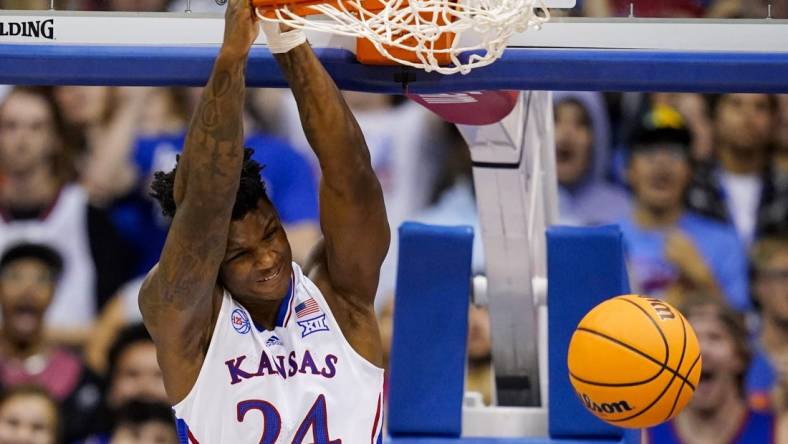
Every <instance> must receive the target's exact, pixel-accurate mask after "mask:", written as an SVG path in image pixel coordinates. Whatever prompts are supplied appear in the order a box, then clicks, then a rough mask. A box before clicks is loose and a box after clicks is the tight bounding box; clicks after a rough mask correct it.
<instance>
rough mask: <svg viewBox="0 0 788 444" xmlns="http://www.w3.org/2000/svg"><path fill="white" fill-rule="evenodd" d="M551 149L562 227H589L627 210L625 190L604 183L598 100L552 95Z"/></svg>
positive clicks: (604, 130) (604, 121)
mask: <svg viewBox="0 0 788 444" xmlns="http://www.w3.org/2000/svg"><path fill="white" fill-rule="evenodd" d="M553 94H554V95H553V103H554V104H555V149H556V165H557V168H558V184H559V197H560V202H559V207H560V213H561V214H560V217H561V220H562V223H570V224H582V225H594V224H603V223H610V222H613V221H615V220H618V219H620V218H621V217H623V216H624V215H625V214H626V213H628V212H629V210H630V203H629V199H628V198H627V195H626V193H625V192H624V190H622V189H619V188H617V187H615V186H613V185H612V184H610V183H608V182H607V181H606V179H605V176H606V174H607V172H608V168H609V150H610V122H609V121H608V118H607V111H606V109H605V105H604V99H603V98H602V95H601V94H599V93H596V92H556V93H553Z"/></svg>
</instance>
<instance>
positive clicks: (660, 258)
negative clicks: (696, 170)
mask: <svg viewBox="0 0 788 444" xmlns="http://www.w3.org/2000/svg"><path fill="white" fill-rule="evenodd" d="M690 144H691V140H690V135H689V132H688V130H687V129H686V127H684V126H683V121H682V118H681V115H680V114H678V112H676V111H675V110H673V109H672V108H667V107H657V108H656V109H655V110H653V111H652V112H650V113H648V114H646V115H645V116H644V117H643V119H642V121H641V126H640V128H639V129H638V130H636V131H635V133H634V135H633V141H632V144H631V147H630V151H631V152H630V154H629V157H628V159H627V170H626V177H627V181H628V182H629V185H630V187H631V188H632V192H633V195H634V210H633V211H632V213H631V214H629V215H628V216H626V217H625V218H623V219H622V220H621V221H620V225H621V229H622V231H623V233H624V240H625V244H626V248H627V253H628V259H629V263H630V270H631V272H632V275H633V278H634V285H633V287H635V288H636V289H637V290H638V291H641V292H644V293H646V294H649V295H652V296H655V297H666V298H668V299H670V300H672V301H673V302H680V297H681V295H682V294H684V293H685V292H686V291H689V290H693V291H702V292H705V293H709V294H713V295H716V296H717V297H719V296H724V297H725V300H727V302H728V303H729V304H730V305H731V306H733V307H734V308H736V309H738V310H745V309H747V308H748V306H749V298H748V295H747V274H746V273H747V267H746V261H745V253H744V251H743V249H742V246H741V243H740V242H739V240H738V239H737V237H736V233H735V231H734V230H733V229H732V228H731V227H729V226H727V225H724V224H722V223H720V222H717V221H715V220H712V219H709V218H706V217H703V216H700V215H697V214H694V213H692V212H691V211H688V210H687V208H686V207H685V205H684V195H685V193H686V190H687V188H688V186H689V182H690V177H691V173H692V163H691V161H690V158H689V155H690V154H689V152H690Z"/></svg>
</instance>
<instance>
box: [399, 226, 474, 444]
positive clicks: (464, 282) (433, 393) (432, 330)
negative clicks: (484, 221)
mask: <svg viewBox="0 0 788 444" xmlns="http://www.w3.org/2000/svg"><path fill="white" fill-rule="evenodd" d="M399 242H400V247H399V263H398V269H397V290H396V299H395V302H394V332H393V339H392V344H391V362H390V371H391V377H390V386H389V387H390V390H389V422H388V429H389V433H390V434H391V435H392V436H398V435H400V436H402V435H417V436H434V437H441V436H443V437H455V438H456V437H459V436H460V432H461V430H462V398H463V391H464V382H465V381H464V376H465V371H464V369H465V360H466V340H467V334H468V304H469V298H470V279H471V250H472V245H473V229H472V228H470V227H437V226H430V225H423V224H417V223H410V222H408V223H405V224H403V225H402V226H401V227H400V229H399Z"/></svg>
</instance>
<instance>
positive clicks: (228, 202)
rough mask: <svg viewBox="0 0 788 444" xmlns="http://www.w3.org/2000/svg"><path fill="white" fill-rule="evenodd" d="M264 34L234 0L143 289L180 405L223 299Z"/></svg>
mask: <svg viewBox="0 0 788 444" xmlns="http://www.w3.org/2000/svg"><path fill="white" fill-rule="evenodd" d="M257 32H258V25H257V23H256V19H255V18H254V15H253V14H252V11H251V8H250V6H249V2H248V1H247V0H231V1H230V3H229V5H228V7H227V13H226V17H225V33H224V43H223V45H222V48H221V50H220V52H219V55H218V57H217V59H216V62H215V64H214V68H213V73H212V74H211V78H210V80H209V81H208V84H207V85H206V87H205V90H204V91H203V95H202V98H201V100H200V104H199V106H198V108H197V110H196V112H195V115H194V117H193V119H192V122H191V124H190V127H189V132H188V134H187V136H186V143H185V147H184V151H183V155H182V156H181V158H180V161H179V163H178V169H177V173H176V176H175V189H174V198H175V203H176V207H177V211H176V213H175V217H174V218H173V221H172V225H171V227H170V230H169V233H168V235H167V241H166V243H165V245H164V249H163V251H162V255H161V259H160V261H159V264H158V265H157V266H156V267H155V268H154V269H153V270H151V272H150V273H149V275H148V277H147V279H146V281H145V284H144V285H143V288H142V291H141V292H140V300H139V303H140V309H141V311H142V314H143V318H144V321H145V326H146V327H147V328H148V330H149V331H150V332H151V335H152V336H153V339H154V341H155V343H156V349H157V353H158V358H159V365H160V366H161V368H162V372H163V375H164V384H165V387H166V389H167V394H168V395H169V398H170V401H171V402H172V403H173V404H175V403H178V402H180V401H181V400H182V399H183V398H184V397H185V396H186V395H187V394H188V393H189V391H190V390H191V387H192V386H193V385H194V382H195V381H196V379H197V375H198V373H199V371H200V368H201V366H202V363H203V360H204V356H205V351H206V350H207V347H208V342H209V341H210V336H211V330H212V324H213V323H214V322H215V317H216V313H217V311H218V307H219V302H220V301H221V292H220V290H219V288H218V286H217V276H218V273H219V266H220V264H221V261H222V258H223V257H224V254H225V249H226V244H227V233H228V230H229V225H230V219H231V215H232V209H233V205H234V203H235V195H236V192H237V190H238V185H239V181H240V175H241V165H242V163H243V128H242V106H243V102H244V89H245V85H244V80H245V77H244V70H245V66H246V60H247V55H248V52H249V49H250V47H251V44H252V43H253V42H254V40H255V38H256V37H257Z"/></svg>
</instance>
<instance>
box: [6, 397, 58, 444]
mask: <svg viewBox="0 0 788 444" xmlns="http://www.w3.org/2000/svg"><path fill="white" fill-rule="evenodd" d="M56 433H57V412H56V411H55V407H54V406H53V405H52V404H51V403H50V402H49V401H48V400H46V399H45V398H43V397H41V396H36V395H19V396H14V397H12V398H11V399H9V400H7V401H6V402H5V403H4V404H3V406H2V408H0V444H54V443H55V437H56Z"/></svg>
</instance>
